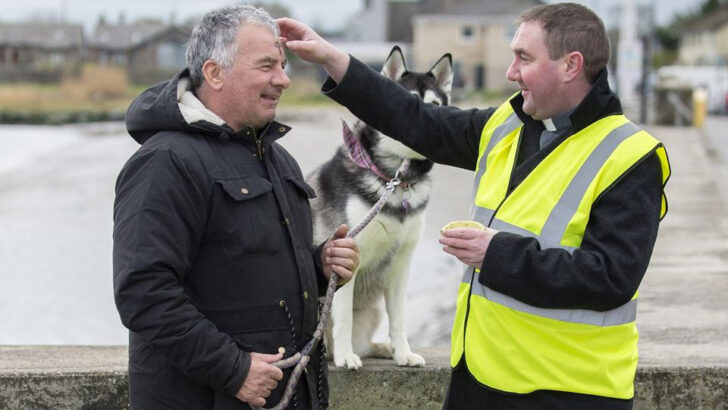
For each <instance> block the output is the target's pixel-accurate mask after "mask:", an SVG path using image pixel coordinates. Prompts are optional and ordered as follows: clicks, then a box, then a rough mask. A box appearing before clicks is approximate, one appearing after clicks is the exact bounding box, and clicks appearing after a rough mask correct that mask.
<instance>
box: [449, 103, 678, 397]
mask: <svg viewBox="0 0 728 410" xmlns="http://www.w3.org/2000/svg"><path fill="white" fill-rule="evenodd" d="M522 127H523V123H522V122H521V121H520V120H519V119H518V117H517V116H516V114H515V113H514V112H513V108H512V107H511V104H510V102H508V101H506V102H505V103H504V104H502V105H501V106H500V107H499V108H498V109H497V110H496V111H495V113H494V114H493V115H492V116H491V118H490V119H489V120H488V122H487V123H486V125H485V127H484V128H483V132H482V135H481V139H480V147H479V151H480V154H479V157H478V165H477V168H476V178H475V187H474V192H475V197H474V208H473V209H474V211H473V220H476V221H478V222H480V223H482V224H483V225H485V226H490V227H492V228H494V229H497V230H499V231H506V232H511V233H516V234H520V235H523V236H528V237H534V238H536V239H537V240H538V241H539V243H540V246H541V249H548V248H560V249H563V250H564V251H565V252H570V253H572V252H573V251H574V250H575V249H577V248H579V246H580V245H581V241H582V238H583V236H584V230H585V229H586V225H587V222H588V221H589V215H590V213H591V209H592V205H593V204H594V203H595V202H596V201H597V199H599V197H600V196H601V195H602V194H604V193H605V192H606V191H607V190H608V189H609V188H610V187H611V186H613V184H615V183H617V182H618V181H619V180H620V179H621V177H622V176H623V175H624V174H625V173H627V172H628V171H629V170H630V169H632V168H633V167H634V166H635V165H636V164H638V163H639V162H640V161H642V160H643V159H644V158H646V157H647V156H649V155H651V154H652V153H656V154H657V156H658V157H659V159H660V162H661V164H662V184H663V187H664V184H665V183H666V182H667V179H668V177H669V175H670V165H669V162H668V160H667V153H666V151H665V148H664V146H663V145H662V143H660V141H658V140H657V139H655V138H654V137H652V136H651V135H649V134H648V133H647V132H645V131H643V130H641V129H639V128H638V127H637V126H636V125H634V124H633V123H631V122H630V121H629V120H628V119H627V118H626V117H625V116H624V115H611V116H608V117H605V118H602V119H600V120H598V121H596V122H595V123H593V124H591V125H590V126H588V127H587V128H585V129H583V130H581V131H579V132H577V133H575V134H574V135H572V136H570V137H569V138H567V139H566V140H565V141H564V142H562V143H561V144H560V145H559V146H558V147H556V148H555V149H554V150H553V151H552V152H551V153H550V154H549V155H548V156H546V158H544V159H543V160H542V161H541V163H540V164H538V166H536V168H534V170H533V171H532V172H531V173H530V174H529V175H528V176H527V177H526V178H525V179H524V180H523V182H521V183H520V185H518V187H516V188H515V189H514V190H513V191H512V192H511V193H510V195H506V194H507V190H508V183H509V181H510V178H511V173H512V172H513V169H514V167H515V161H516V155H517V151H518V145H519V138H520V134H521V129H522ZM666 212H667V202H666V199H665V195H664V191H663V195H662V207H661V212H660V218H662V217H663V216H664V215H665V213H666ZM481 274H482V275H487V274H488V272H481V271H480V270H479V269H473V268H469V267H468V268H467V269H466V270H465V273H464V276H463V280H462V283H461V284H460V288H459V291H458V298H457V313H456V316H455V322H454V324H453V331H452V346H451V356H450V364H451V366H452V367H455V366H456V365H457V364H458V363H459V362H460V360H461V358H462V356H463V355H464V356H465V363H466V364H467V369H468V371H469V372H470V374H472V375H473V376H474V377H475V378H476V379H477V380H478V381H479V382H480V383H482V384H484V385H486V386H488V387H491V388H494V389H498V390H502V391H506V392H513V393H530V392H533V391H535V390H557V391H565V392H573V393H582V394H591V395H597V396H605V397H614V398H620V399H629V398H631V397H633V395H634V387H633V381H634V375H635V371H636V368H637V339H638V334H637V328H636V326H635V317H636V313H637V296H638V295H637V294H635V295H634V297H633V298H632V300H631V301H629V302H627V303H626V304H624V305H622V306H620V307H617V308H615V309H612V310H609V311H606V312H598V311H591V310H585V309H545V308H539V307H535V306H530V305H528V304H526V303H523V302H521V301H519V300H516V299H514V298H512V297H509V296H507V295H505V294H502V293H499V292H496V291H494V290H493V289H490V288H488V287H486V286H483V285H481V284H480V282H479V281H478V277H479V275H481Z"/></svg>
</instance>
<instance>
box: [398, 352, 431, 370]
mask: <svg viewBox="0 0 728 410" xmlns="http://www.w3.org/2000/svg"><path fill="white" fill-rule="evenodd" d="M394 361H395V362H397V365H398V366H410V367H422V366H424V365H425V359H424V358H423V357H422V356H420V355H418V354H417V353H412V352H410V353H409V354H403V355H398V354H397V353H395V354H394Z"/></svg>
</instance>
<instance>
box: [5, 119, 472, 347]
mask: <svg viewBox="0 0 728 410" xmlns="http://www.w3.org/2000/svg"><path fill="white" fill-rule="evenodd" d="M346 115H347V114H345V113H344V111H342V110H339V109H334V108H326V109H316V110H304V111H302V110H297V111H289V112H283V113H282V114H281V116H280V117H281V120H282V122H285V123H287V124H289V125H291V126H292V127H293V131H292V132H291V133H289V135H288V136H286V137H285V138H284V139H283V140H282V143H283V144H284V145H285V146H286V147H287V148H288V149H289V150H290V151H291V152H292V153H293V155H294V156H295V157H296V158H297V159H298V160H299V162H300V165H301V168H302V170H303V171H304V173H307V172H308V171H310V170H312V169H313V168H314V167H315V166H316V165H318V164H320V163H321V162H323V161H324V160H325V159H327V158H328V157H329V156H330V155H332V154H333V152H334V150H335V148H336V146H337V145H338V144H339V141H340V137H339V133H340V125H339V124H340V123H339V118H340V117H345V116H346ZM137 148H138V145H137V144H136V143H135V142H134V141H133V140H132V139H131V138H130V137H129V136H128V135H127V134H126V132H125V129H124V124H123V123H103V124H84V125H67V126H8V125H0V232H1V233H2V234H1V235H0V344H126V343H127V332H126V329H124V327H123V326H122V325H121V322H120V321H119V317H118V314H117V312H116V308H115V306H114V301H113V291H112V270H111V249H112V239H111V233H112V207H113V200H114V182H115V179H116V176H117V174H118V172H119V170H120V169H121V167H122V166H123V164H124V162H125V161H126V159H127V158H128V157H129V156H130V155H131V154H132V153H133V152H134V151H135V150H136V149H137ZM433 177H434V181H435V184H434V188H433V193H432V194H433V196H432V200H431V203H430V205H429V207H428V217H427V224H426V226H425V229H424V233H423V239H422V240H421V242H420V245H419V247H418V248H417V250H416V251H415V255H414V260H413V262H412V267H411V275H410V284H409V288H408V309H407V310H408V326H407V328H408V334H409V335H410V343H411V344H412V345H413V346H447V345H448V343H449V329H450V326H451V321H452V316H453V314H454V304H455V294H456V292H457V286H458V283H459V281H460V269H461V268H460V267H459V263H458V262H457V261H456V260H455V259H454V258H452V257H450V256H448V255H446V254H444V253H443V252H442V251H441V250H440V247H439V244H438V243H437V237H438V230H439V228H440V227H441V226H443V225H444V224H445V223H447V222H449V221H450V220H455V219H464V218H466V217H467V212H468V196H469V193H470V188H471V178H472V175H471V174H470V173H469V172H467V171H462V170H456V169H452V168H447V167H442V166H440V167H436V168H435V170H434V171H433ZM384 335H386V331H385V329H384V328H381V329H380V331H379V332H378V336H377V337H378V338H379V339H382V338H384V337H385V336H384Z"/></svg>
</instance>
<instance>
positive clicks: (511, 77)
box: [506, 60, 518, 82]
mask: <svg viewBox="0 0 728 410" xmlns="http://www.w3.org/2000/svg"><path fill="white" fill-rule="evenodd" d="M506 78H507V79H508V81H514V82H518V67H516V60H513V61H511V65H510V66H508V71H506Z"/></svg>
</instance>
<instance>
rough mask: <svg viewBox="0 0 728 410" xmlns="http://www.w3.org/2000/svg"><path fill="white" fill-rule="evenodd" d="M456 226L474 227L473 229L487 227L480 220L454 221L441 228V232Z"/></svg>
mask: <svg viewBox="0 0 728 410" xmlns="http://www.w3.org/2000/svg"><path fill="white" fill-rule="evenodd" d="M456 228H473V229H483V230H484V229H485V226H483V224H481V223H480V222H476V221H452V222H450V223H448V224H447V225H445V226H443V227H442V228H441V229H440V233H443V232H444V231H447V230H448V229H456Z"/></svg>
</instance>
